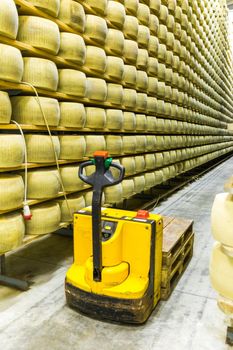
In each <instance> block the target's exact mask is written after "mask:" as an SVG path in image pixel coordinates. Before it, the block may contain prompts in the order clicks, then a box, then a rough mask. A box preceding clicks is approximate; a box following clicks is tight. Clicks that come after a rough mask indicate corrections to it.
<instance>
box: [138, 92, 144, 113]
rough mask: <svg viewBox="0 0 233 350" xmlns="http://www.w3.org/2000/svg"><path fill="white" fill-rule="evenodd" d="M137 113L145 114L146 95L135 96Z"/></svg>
mask: <svg viewBox="0 0 233 350" xmlns="http://www.w3.org/2000/svg"><path fill="white" fill-rule="evenodd" d="M136 109H137V111H142V112H146V110H147V94H143V93H141V92H139V93H138V94H137V102H136Z"/></svg>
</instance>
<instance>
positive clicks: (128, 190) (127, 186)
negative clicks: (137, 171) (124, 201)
mask: <svg viewBox="0 0 233 350" xmlns="http://www.w3.org/2000/svg"><path fill="white" fill-rule="evenodd" d="M134 194H135V192H134V181H133V179H124V180H123V181H122V198H129V197H132V196H133V195H134Z"/></svg>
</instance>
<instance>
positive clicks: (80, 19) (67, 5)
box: [58, 0, 86, 32]
mask: <svg viewBox="0 0 233 350" xmlns="http://www.w3.org/2000/svg"><path fill="white" fill-rule="evenodd" d="M58 18H59V19H60V21H62V22H64V23H65V24H68V25H69V26H70V27H71V28H73V29H75V30H77V31H79V32H83V31H84V28H85V22H86V21H85V12H84V9H83V7H82V5H81V4H79V3H78V2H76V1H72V0H60V11H59V15H58Z"/></svg>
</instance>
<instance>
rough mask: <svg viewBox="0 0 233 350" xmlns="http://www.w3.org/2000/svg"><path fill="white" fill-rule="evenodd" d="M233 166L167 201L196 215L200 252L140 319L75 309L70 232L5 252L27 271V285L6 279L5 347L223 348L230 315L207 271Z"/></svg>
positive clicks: (1, 336) (0, 291)
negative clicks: (68, 295)
mask: <svg viewBox="0 0 233 350" xmlns="http://www.w3.org/2000/svg"><path fill="white" fill-rule="evenodd" d="M232 173H233V157H232V158H231V159H229V160H228V161H226V162H225V163H223V164H222V165H220V166H218V167H217V168H215V169H214V170H212V171H211V172H209V173H208V174H206V175H205V176H203V177H202V178H201V179H199V180H197V181H196V182H194V183H192V184H191V185H188V186H186V187H185V188H184V189H182V190H180V191H179V192H177V193H176V194H175V195H173V196H171V197H170V198H169V199H168V200H166V201H164V202H163V203H162V204H161V205H160V206H159V207H158V208H157V209H156V211H157V212H161V213H162V214H164V215H175V216H178V217H183V218H190V219H194V222H195V233H196V240H195V249H194V257H193V259H192V261H191V263H190V265H189V266H188V268H187V270H186V272H185V274H184V276H183V277H182V278H181V280H180V282H179V283H178V285H177V287H176V289H175V291H174V292H173V294H172V296H171V297H170V299H169V300H168V301H167V302H160V304H159V306H158V307H157V308H156V310H155V311H154V312H153V314H152V316H151V317H150V319H149V321H148V322H147V323H146V324H145V325H143V326H139V327H132V326H119V325H112V324H107V323H103V322H98V321H95V320H92V319H89V318H86V317H84V316H81V315H79V314H78V313H76V312H75V311H73V310H71V309H69V308H68V307H67V306H66V304H65V298H64V277H65V273H66V270H67V267H68V266H69V265H70V264H71V262H72V240H71V238H68V237H62V236H57V235H50V236H47V237H44V238H42V239H41V240H40V241H37V242H34V243H32V244H31V245H29V246H27V247H25V248H24V249H22V250H19V251H17V252H16V253H14V254H12V255H11V256H9V257H8V259H7V264H8V272H9V274H11V275H13V276H19V277H21V278H27V279H29V280H30V281H31V282H32V283H33V284H32V287H31V289H30V290H29V291H27V292H24V293H23V292H17V291H14V290H12V289H9V288H6V287H0V348H1V349H4V350H11V349H14V350H15V349H17V350H32V349H33V350H37V349H38V350H63V349H72V350H94V349H98V348H101V350H118V349H127V350H156V349H159V350H168V349H169V350H223V349H227V348H228V347H227V346H226V345H225V332H226V325H227V323H226V320H225V316H224V315H223V314H222V313H221V312H220V311H219V309H218V307H217V305H216V300H215V297H216V294H215V292H214V291H213V290H212V288H211V286H210V282H209V276H208V264H209V256H210V251H211V247H212V244H213V240H212V237H211V233H210V212H211V205H212V202H213V199H214V196H215V194H216V193H218V192H222V191H223V184H224V181H225V180H226V179H227V178H228V177H229V176H230V175H232Z"/></svg>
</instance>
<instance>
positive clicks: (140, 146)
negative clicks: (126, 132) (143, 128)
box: [136, 135, 147, 153]
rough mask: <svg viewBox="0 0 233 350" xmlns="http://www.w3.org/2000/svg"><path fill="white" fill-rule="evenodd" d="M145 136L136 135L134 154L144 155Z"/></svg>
mask: <svg viewBox="0 0 233 350" xmlns="http://www.w3.org/2000/svg"><path fill="white" fill-rule="evenodd" d="M146 144H147V140H146V136H145V135H136V152H137V153H144V152H145V150H146Z"/></svg>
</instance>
